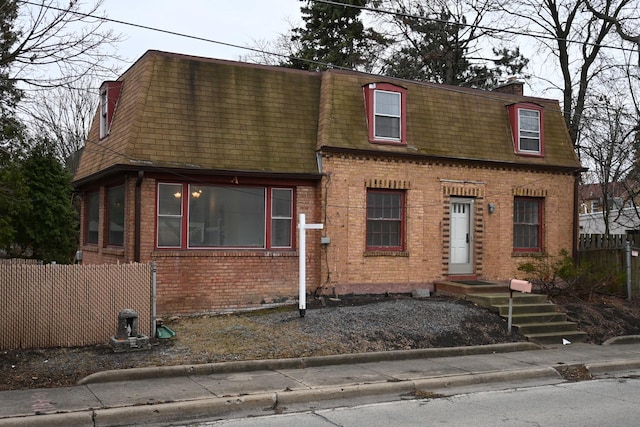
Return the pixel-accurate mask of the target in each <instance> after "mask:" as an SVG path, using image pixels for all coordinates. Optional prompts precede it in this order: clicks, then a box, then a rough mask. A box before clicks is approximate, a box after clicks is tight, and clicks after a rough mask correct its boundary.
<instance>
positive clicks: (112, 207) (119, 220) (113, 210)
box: [105, 185, 124, 246]
mask: <svg viewBox="0 0 640 427" xmlns="http://www.w3.org/2000/svg"><path fill="white" fill-rule="evenodd" d="M106 216H107V239H106V242H105V243H106V244H107V245H110V246H124V185H119V186H117V187H111V188H108V189H107V215H106Z"/></svg>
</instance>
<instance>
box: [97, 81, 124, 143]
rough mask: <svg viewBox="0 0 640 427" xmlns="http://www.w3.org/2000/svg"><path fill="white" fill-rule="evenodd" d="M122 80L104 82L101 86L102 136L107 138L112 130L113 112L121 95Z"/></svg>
mask: <svg viewBox="0 0 640 427" xmlns="http://www.w3.org/2000/svg"><path fill="white" fill-rule="evenodd" d="M121 87H122V82H104V83H103V84H102V86H101V87H100V138H101V139H102V138H105V137H106V136H107V135H109V131H110V130H111V121H112V120H113V113H114V111H115V109H116V104H117V103H118V98H119V97H120V88H121Z"/></svg>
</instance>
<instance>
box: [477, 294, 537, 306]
mask: <svg viewBox="0 0 640 427" xmlns="http://www.w3.org/2000/svg"><path fill="white" fill-rule="evenodd" d="M467 299H468V300H469V301H473V302H474V303H476V304H478V305H481V306H483V307H491V306H492V305H509V293H508V292H500V293H486V294H469V295H467ZM546 302H547V297H546V296H545V295H540V294H523V293H520V292H517V293H516V292H514V294H513V303H514V304H534V303H535V304H543V303H546Z"/></svg>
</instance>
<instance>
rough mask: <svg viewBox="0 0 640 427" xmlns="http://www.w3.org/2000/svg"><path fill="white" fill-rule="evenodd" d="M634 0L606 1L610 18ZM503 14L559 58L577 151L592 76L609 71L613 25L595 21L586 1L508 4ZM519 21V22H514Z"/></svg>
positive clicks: (537, 0)
mask: <svg viewBox="0 0 640 427" xmlns="http://www.w3.org/2000/svg"><path fill="white" fill-rule="evenodd" d="M631 1H632V0H622V1H620V2H617V3H618V4H615V3H616V2H614V1H613V0H602V6H603V10H604V11H605V12H606V14H607V15H608V16H611V17H613V18H617V17H618V16H619V15H620V13H621V10H622V9H623V7H624V6H625V5H626V4H628V3H630V2H631ZM503 10H504V11H505V13H506V14H507V16H508V17H510V18H511V22H513V24H514V25H511V26H510V27H511V28H514V26H515V27H516V28H519V29H520V30H521V31H522V32H523V34H528V35H537V37H536V40H537V41H538V43H539V46H540V47H541V49H543V50H546V51H547V52H548V53H550V54H552V55H553V56H554V57H555V58H556V59H557V65H558V66H559V69H560V72H561V75H562V83H561V85H558V88H559V89H560V90H561V91H562V101H563V102H562V108H563V115H564V119H565V122H566V124H567V128H568V129H569V135H570V136H571V140H572V141H573V143H574V144H576V148H577V149H578V154H580V153H579V147H580V146H579V145H578V138H579V135H580V126H581V123H582V120H583V115H584V110H585V102H586V99H587V94H588V90H589V86H590V84H591V83H592V81H593V80H594V78H595V77H596V76H597V75H599V74H601V73H603V72H605V71H606V70H608V69H609V68H611V63H610V62H608V60H607V57H606V56H605V53H603V45H604V43H605V42H606V41H607V40H609V39H610V34H611V33H612V29H613V27H614V24H613V23H612V22H609V21H606V20H602V19H597V17H596V16H595V15H594V14H593V13H591V12H590V11H589V10H588V9H587V8H586V7H585V1H584V0H542V1H540V0H509V1H505V2H504V5H503ZM514 19H515V20H514Z"/></svg>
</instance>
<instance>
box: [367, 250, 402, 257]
mask: <svg viewBox="0 0 640 427" xmlns="http://www.w3.org/2000/svg"><path fill="white" fill-rule="evenodd" d="M363 256H365V257H380V256H391V257H408V256H409V252H407V251H365V252H364V254H363Z"/></svg>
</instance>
